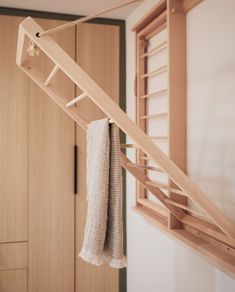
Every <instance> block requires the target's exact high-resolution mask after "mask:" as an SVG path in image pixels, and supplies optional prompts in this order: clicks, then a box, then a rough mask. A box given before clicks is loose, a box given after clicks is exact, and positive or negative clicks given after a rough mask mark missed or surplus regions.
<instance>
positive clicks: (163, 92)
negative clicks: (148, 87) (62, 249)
mask: <svg viewBox="0 0 235 292" xmlns="http://www.w3.org/2000/svg"><path fill="white" fill-rule="evenodd" d="M167 92H168V90H167V89H163V90H159V91H155V92H152V93H148V94H145V95H142V96H139V98H140V99H144V98H149V97H158V96H162V95H165V94H167Z"/></svg>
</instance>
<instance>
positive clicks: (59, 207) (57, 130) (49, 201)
mask: <svg viewBox="0 0 235 292" xmlns="http://www.w3.org/2000/svg"><path fill="white" fill-rule="evenodd" d="M39 22H40V23H41V25H43V26H44V27H45V28H46V27H51V26H53V25H59V24H61V23H62V22H61V21H56V20H39ZM56 40H57V41H58V42H59V43H60V45H61V46H63V47H64V48H65V50H66V51H67V52H68V53H69V54H70V55H71V57H72V58H74V56H75V29H74V28H72V29H69V30H67V31H66V32H65V31H63V32H61V33H58V34H57V35H56ZM30 62H31V63H30V64H31V65H32V66H33V65H37V66H39V68H40V69H41V70H42V72H43V73H44V74H45V76H49V73H50V72H51V70H52V69H53V68H54V64H52V63H51V62H49V61H48V59H47V58H46V57H45V56H44V55H43V54H42V53H41V54H40V56H39V57H35V58H31V59H30ZM51 85H56V86H57V88H59V89H60V90H61V91H62V92H63V94H65V95H66V96H67V97H68V98H71V97H73V96H74V94H75V92H74V89H75V88H74V85H73V84H72V82H69V81H68V79H67V78H66V77H65V76H64V75H63V74H62V72H57V74H56V75H55V76H54V78H53V80H51ZM47 88H50V86H47ZM29 97H30V102H29V104H30V117H29V125H30V128H29V135H30V138H29V291H28V292H41V291H43V292H65V291H66V292H73V291H74V261H75V259H74V256H75V255H74V248H75V247H74V228H75V227H74V218H75V214H74V207H75V202H74V201H75V198H74V194H73V146H74V142H75V141H74V140H75V139H74V129H75V128H74V122H73V121H72V120H71V119H70V118H69V117H68V116H67V115H66V113H64V112H63V111H62V110H61V109H60V108H59V107H58V106H57V105H56V104H54V103H53V102H52V101H51V100H49V99H48V98H47V95H46V94H44V93H43V92H42V91H41V90H40V88H38V86H37V85H35V84H34V82H30V88H29Z"/></svg>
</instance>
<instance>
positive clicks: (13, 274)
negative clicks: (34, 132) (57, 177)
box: [0, 15, 28, 292]
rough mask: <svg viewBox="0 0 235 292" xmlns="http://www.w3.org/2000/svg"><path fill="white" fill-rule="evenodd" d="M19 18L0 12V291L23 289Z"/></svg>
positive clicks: (24, 136)
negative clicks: (16, 61)
mask: <svg viewBox="0 0 235 292" xmlns="http://www.w3.org/2000/svg"><path fill="white" fill-rule="evenodd" d="M22 20H23V18H21V17H12V16H3V15H0V89H1V92H0V291H1V292H26V291H27V252H26V251H27V242H26V241H27V197H28V178H27V165H28V78H27V77H26V76H25V74H24V73H23V72H22V71H21V70H20V69H19V68H18V67H17V66H16V64H15V59H16V50H15V48H16V43H17V34H18V25H19V23H20V22H21V21H22Z"/></svg>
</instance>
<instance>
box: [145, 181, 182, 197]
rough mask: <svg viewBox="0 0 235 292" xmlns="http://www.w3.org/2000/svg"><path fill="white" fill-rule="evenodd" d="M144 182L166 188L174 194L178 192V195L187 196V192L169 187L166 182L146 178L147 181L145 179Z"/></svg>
mask: <svg viewBox="0 0 235 292" xmlns="http://www.w3.org/2000/svg"><path fill="white" fill-rule="evenodd" d="M146 184H147V185H150V186H155V187H158V188H160V189H165V190H168V191H170V192H172V193H175V194H178V195H182V196H187V194H186V193H185V192H184V191H181V190H179V189H175V188H172V187H170V186H168V185H166V184H163V183H160V182H156V181H152V180H148V181H146Z"/></svg>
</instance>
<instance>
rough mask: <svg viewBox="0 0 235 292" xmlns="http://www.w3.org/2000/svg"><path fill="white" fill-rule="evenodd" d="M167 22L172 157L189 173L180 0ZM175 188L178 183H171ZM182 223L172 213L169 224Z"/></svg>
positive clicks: (170, 1) (171, 0)
mask: <svg viewBox="0 0 235 292" xmlns="http://www.w3.org/2000/svg"><path fill="white" fill-rule="evenodd" d="M167 6H168V11H167V21H168V44H169V45H168V59H169V65H168V88H169V92H168V106H169V115H168V124H169V157H170V158H171V160H172V161H174V162H175V164H176V165H177V166H178V167H179V168H180V169H181V170H182V171H183V172H184V173H186V172H187V137H186V136H187V120H186V119H187V100H186V94H187V93H186V82H187V80H186V15H185V14H184V13H183V12H182V11H181V12H177V13H172V10H176V11H178V10H181V9H182V1H181V0H167ZM169 184H170V186H171V187H172V188H175V187H176V185H175V183H174V182H173V181H170V182H169ZM170 198H171V199H172V200H173V201H175V202H177V203H180V204H183V205H187V198H186V197H183V196H178V195H177V194H175V193H171V194H170ZM180 226H181V223H180V222H179V220H177V219H176V218H175V217H174V216H173V215H171V214H170V217H169V227H170V228H179V227H180Z"/></svg>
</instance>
